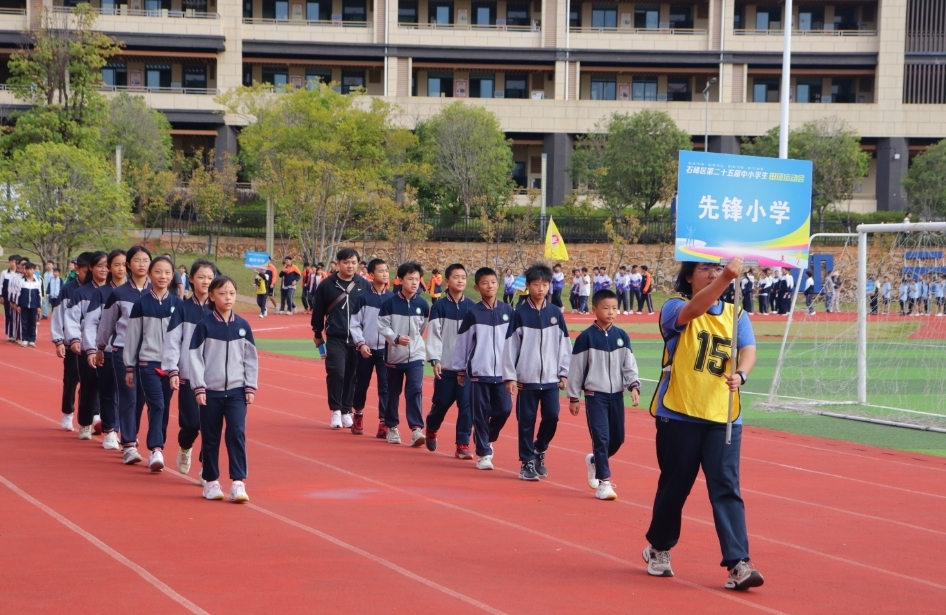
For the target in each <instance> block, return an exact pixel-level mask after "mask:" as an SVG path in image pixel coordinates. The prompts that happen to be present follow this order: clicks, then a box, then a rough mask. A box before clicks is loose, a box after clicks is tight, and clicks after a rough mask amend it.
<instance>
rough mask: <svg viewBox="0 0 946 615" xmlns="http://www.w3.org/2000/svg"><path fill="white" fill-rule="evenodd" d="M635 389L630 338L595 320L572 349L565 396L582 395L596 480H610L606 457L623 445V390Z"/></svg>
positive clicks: (634, 371)
mask: <svg viewBox="0 0 946 615" xmlns="http://www.w3.org/2000/svg"><path fill="white" fill-rule="evenodd" d="M631 389H638V390H640V382H639V381H638V379H637V359H636V358H635V357H634V352H633V350H631V338H629V337H628V336H627V333H626V332H625V331H624V330H623V329H618V328H617V327H615V326H614V325H611V326H610V327H608V328H607V329H602V328H601V326H600V325H598V323H597V321H596V322H594V323H593V324H592V325H591V326H590V327H588V328H587V329H585V330H584V331H583V332H582V334H581V335H579V336H578V339H576V340H575V347H574V349H573V350H572V357H571V366H570V367H569V370H568V397H569V398H570V400H571V401H573V402H574V401H578V399H579V397H580V395H581V392H582V391H584V392H585V414H586V416H587V418H588V431H590V432H591V445H592V450H593V452H594V456H595V477H596V478H598V479H599V480H608V479H609V478H611V468H610V466H609V465H608V458H609V457H611V456H612V455H614V454H615V453H617V452H618V449H619V448H621V445H622V444H624V391H625V390H628V391H629V390H631Z"/></svg>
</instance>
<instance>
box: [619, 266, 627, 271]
mask: <svg viewBox="0 0 946 615" xmlns="http://www.w3.org/2000/svg"><path fill="white" fill-rule="evenodd" d="M618 271H627V267H625V266H624V265H621V266H620V267H618Z"/></svg>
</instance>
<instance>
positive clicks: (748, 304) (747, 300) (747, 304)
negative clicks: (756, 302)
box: [742, 291, 752, 314]
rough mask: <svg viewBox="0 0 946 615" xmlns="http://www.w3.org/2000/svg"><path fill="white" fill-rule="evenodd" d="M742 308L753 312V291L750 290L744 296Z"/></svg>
mask: <svg viewBox="0 0 946 615" xmlns="http://www.w3.org/2000/svg"><path fill="white" fill-rule="evenodd" d="M742 309H743V310H744V311H746V312H748V313H749V314H751V313H752V291H749V292H747V293H745V294H744V295H743V296H742Z"/></svg>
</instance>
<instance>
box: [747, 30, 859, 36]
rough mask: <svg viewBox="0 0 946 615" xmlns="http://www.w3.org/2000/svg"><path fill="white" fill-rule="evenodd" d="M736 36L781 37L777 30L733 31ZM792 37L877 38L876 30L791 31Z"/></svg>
mask: <svg viewBox="0 0 946 615" xmlns="http://www.w3.org/2000/svg"><path fill="white" fill-rule="evenodd" d="M733 32H734V33H735V34H736V36H745V35H747V34H748V35H754V36H782V35H783V34H785V31H784V30H782V29H778V30H733ZM792 36H877V30H792Z"/></svg>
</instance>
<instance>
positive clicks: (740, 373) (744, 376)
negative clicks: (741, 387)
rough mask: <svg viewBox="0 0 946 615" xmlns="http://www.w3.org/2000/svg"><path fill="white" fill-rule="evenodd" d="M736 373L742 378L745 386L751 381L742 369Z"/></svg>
mask: <svg viewBox="0 0 946 615" xmlns="http://www.w3.org/2000/svg"><path fill="white" fill-rule="evenodd" d="M736 373H737V374H739V377H740V378H742V383H743V384H745V383H746V382H748V381H749V376H746V372H744V371H742V370H741V369H737V370H736Z"/></svg>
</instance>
